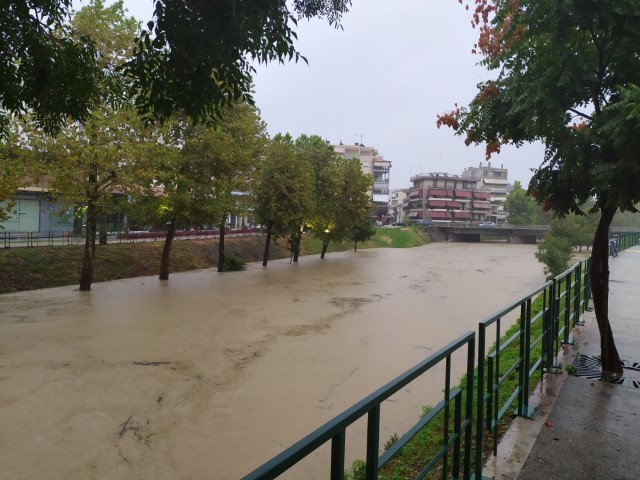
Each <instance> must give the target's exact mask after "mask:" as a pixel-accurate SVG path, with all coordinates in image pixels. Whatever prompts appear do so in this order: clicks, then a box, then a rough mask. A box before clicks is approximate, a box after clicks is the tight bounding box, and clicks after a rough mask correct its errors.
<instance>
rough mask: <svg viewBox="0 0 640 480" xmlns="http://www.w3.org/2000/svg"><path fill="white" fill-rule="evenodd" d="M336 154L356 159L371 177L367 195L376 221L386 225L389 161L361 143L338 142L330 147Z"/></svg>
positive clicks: (363, 170)
mask: <svg viewBox="0 0 640 480" xmlns="http://www.w3.org/2000/svg"><path fill="white" fill-rule="evenodd" d="M331 146H332V147H333V149H334V150H335V151H336V153H337V154H339V155H341V156H343V157H344V158H356V159H358V161H359V162H360V165H361V167H362V172H363V173H365V174H367V175H370V176H371V188H370V189H369V194H370V195H371V201H372V202H373V205H374V208H375V217H376V219H378V220H380V221H382V222H383V223H386V221H387V218H388V216H389V174H390V172H391V161H389V160H385V159H384V158H383V157H382V156H381V155H379V154H378V151H377V150H376V149H375V148H374V147H366V146H364V145H363V144H362V143H356V144H355V145H345V144H343V143H342V142H340V143H339V144H337V145H334V144H332V145H331Z"/></svg>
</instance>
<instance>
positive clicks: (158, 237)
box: [0, 228, 262, 248]
mask: <svg viewBox="0 0 640 480" xmlns="http://www.w3.org/2000/svg"><path fill="white" fill-rule="evenodd" d="M261 233H262V230H261V229H260V228H238V229H230V230H227V232H226V235H229V236H246V235H260V234H261ZM166 234H167V232H166V231H164V230H152V231H135V232H133V231H130V232H125V231H122V232H108V233H105V234H98V238H97V239H96V241H97V242H98V243H102V244H104V243H137V242H154V241H163V240H164V238H165V236H166ZM219 235H220V232H219V231H218V230H181V231H178V232H176V235H175V240H203V239H207V238H218V236H219ZM84 243H85V236H84V234H83V233H73V232H24V233H21V232H0V246H2V247H3V248H18V247H53V246H62V245H84Z"/></svg>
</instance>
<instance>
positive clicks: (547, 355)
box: [244, 233, 640, 480]
mask: <svg viewBox="0 0 640 480" xmlns="http://www.w3.org/2000/svg"><path fill="white" fill-rule="evenodd" d="M639 241H640V233H631V234H624V235H620V236H619V237H618V245H619V249H620V251H623V250H626V249H627V248H629V247H631V246H635V245H638V243H639ZM590 263H591V260H590V259H587V260H583V261H581V262H579V263H576V264H575V265H573V266H572V267H570V268H569V269H567V270H566V271H565V272H563V273H561V274H560V275H558V276H557V277H555V278H553V279H552V280H549V281H548V282H546V283H545V284H544V285H542V286H540V287H539V288H537V289H536V290H534V291H532V292H530V293H529V294H527V295H525V296H524V297H522V298H520V299H519V300H517V301H516V302H513V303H512V304H510V305H508V306H506V307H505V308H503V309H501V310H500V311H498V312H496V313H495V314H493V315H491V316H489V317H488V318H486V319H485V320H483V321H481V322H480V323H479V325H478V337H477V368H475V369H474V357H475V356H476V353H475V352H476V335H475V333H474V332H468V333H466V334H465V335H463V336H461V337H460V338H458V339H457V340H455V341H454V342H452V343H450V344H449V345H447V346H446V347H444V348H443V349H441V350H439V351H438V352H436V353H434V354H433V355H431V356H430V357H428V358H427V359H426V360H424V361H423V362H421V363H419V364H418V365H416V366H414V367H413V368H412V369H410V370H408V371H407V372H405V373H404V374H402V375H400V376H399V377H397V378H395V379H394V380H392V381H391V382H389V383H387V384H386V385H385V386H383V387H382V388H380V389H378V390H377V391H375V392H374V393H372V394H371V395H369V396H368V397H366V398H365V399H363V400H362V401H360V402H358V403H357V404H356V405H354V406H353V407H351V408H350V409H348V410H346V411H345V412H343V413H342V414H340V415H338V416H337V417H335V418H334V419H333V420H331V421H330V422H328V423H326V424H325V425H323V426H322V427H320V428H318V429H317V430H316V431H315V432H313V433H311V434H310V435H308V436H307V437H305V438H303V439H302V440H300V441H299V442H298V443H296V444H295V445H293V446H291V447H290V448H288V449H287V450H285V451H284V452H282V453H281V454H279V455H278V456H276V457H274V458H273V459H272V460H270V461H269V462H267V463H265V464H264V465H262V466H261V467H259V468H258V469H256V470H254V471H253V472H252V473H250V474H249V475H247V476H245V477H244V480H258V479H260V480H267V479H273V478H276V477H277V476H279V475H280V474H282V473H284V472H285V471H287V470H289V469H290V468H291V467H293V466H294V465H296V464H297V463H298V462H299V461H301V460H302V459H303V458H305V457H307V456H308V455H310V454H311V453H313V452H314V451H316V450H317V449H318V448H320V447H321V446H322V445H324V444H325V443H327V442H329V441H331V467H330V469H331V470H330V472H331V473H330V478H331V480H343V479H344V476H345V472H344V468H345V465H344V463H345V448H346V435H345V433H346V429H347V428H348V427H349V426H350V425H351V424H353V423H354V422H355V421H356V420H358V419H360V418H362V417H364V416H367V419H368V420H367V440H366V445H367V452H366V475H365V478H366V480H374V479H377V478H378V472H379V469H381V468H382V467H383V466H384V465H385V464H387V462H388V461H389V460H391V459H392V458H393V457H394V456H396V455H397V454H398V453H399V452H400V451H401V450H402V448H403V447H404V446H406V445H407V443H408V442H409V441H410V440H411V439H412V438H414V437H415V436H416V435H417V434H418V432H420V431H421V430H422V429H423V428H425V427H426V426H427V425H428V424H429V423H430V422H433V421H437V422H441V423H440V424H439V426H440V427H441V428H440V430H441V432H442V438H441V439H439V440H438V442H439V449H438V450H437V452H436V453H435V454H434V455H433V456H432V457H431V458H425V459H424V467H423V468H422V470H421V471H420V472H419V473H418V474H417V475H416V476H415V477H414V478H415V479H422V478H425V477H426V476H427V475H428V473H429V472H431V471H433V470H434V469H435V468H439V469H440V471H439V472H438V474H439V477H440V478H454V479H465V480H470V479H472V478H475V479H481V478H482V469H483V468H482V467H483V458H484V457H483V456H484V454H485V453H486V452H485V448H484V445H485V441H486V439H485V434H489V435H490V436H491V437H492V439H493V451H494V453H496V451H497V441H498V427H499V425H500V422H501V420H502V419H503V418H504V417H505V416H507V414H509V415H518V416H523V417H528V418H533V417H534V416H535V414H536V409H535V408H531V407H530V405H529V395H530V393H531V385H532V382H533V380H535V379H537V378H538V377H541V376H542V375H543V374H544V373H554V372H558V369H559V366H556V365H555V359H556V358H557V356H558V352H559V349H560V346H561V344H567V343H571V342H572V340H571V338H570V331H571V329H572V328H573V327H575V326H576V325H579V324H580V318H581V314H582V313H583V312H584V311H585V310H587V309H588V305H589V299H590V298H591V290H590V285H589V275H588V273H589V267H590ZM514 317H515V320H516V323H515V324H514V325H513V326H510V325H511V324H513V322H514ZM503 327H506V328H503ZM490 334H491V335H490ZM489 336H491V339H489ZM494 339H495V340H494ZM489 342H491V346H489ZM465 346H466V347H467V366H466V377H465V382H464V384H461V385H460V387H459V388H452V387H451V380H452V379H451V361H452V355H453V354H454V353H455V352H457V351H459V350H461V349H463V348H464V347H465ZM441 362H444V363H445V380H444V388H443V391H444V398H443V400H442V401H440V402H439V403H438V404H437V405H436V406H435V407H433V408H432V409H431V410H429V412H428V413H427V414H426V415H425V416H423V417H422V418H421V419H420V421H419V422H418V423H417V424H416V425H415V426H413V427H412V428H411V429H410V430H409V431H408V432H407V433H406V434H405V435H403V436H402V437H401V438H400V439H398V440H397V441H396V442H395V443H394V444H393V445H392V446H391V447H390V448H389V449H388V450H387V451H385V452H384V453H383V454H382V455H379V454H378V452H379V445H380V410H381V405H382V403H383V402H384V401H385V400H386V399H388V398H389V397H390V396H391V395H393V394H394V393H396V392H398V391H399V390H400V389H402V388H403V387H405V386H406V385H408V384H409V383H411V382H412V381H414V380H415V379H417V378H418V377H420V376H421V375H423V374H425V373H426V372H427V371H429V370H430V369H432V368H433V367H435V366H436V365H439V364H440V363H441ZM474 395H475V398H474ZM474 402H475V404H474ZM452 409H453V418H452V415H451V410H452ZM474 425H475V431H474V429H473V427H474Z"/></svg>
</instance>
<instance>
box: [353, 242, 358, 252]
mask: <svg viewBox="0 0 640 480" xmlns="http://www.w3.org/2000/svg"><path fill="white" fill-rule="evenodd" d="M353 251H354V252H357V251H358V242H353Z"/></svg>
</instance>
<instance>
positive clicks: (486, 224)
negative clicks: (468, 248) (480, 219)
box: [478, 222, 496, 228]
mask: <svg viewBox="0 0 640 480" xmlns="http://www.w3.org/2000/svg"><path fill="white" fill-rule="evenodd" d="M478 226H479V227H480V228H495V227H496V224H495V223H494V222H484V223H481V224H480V225H478Z"/></svg>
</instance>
